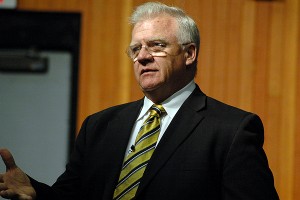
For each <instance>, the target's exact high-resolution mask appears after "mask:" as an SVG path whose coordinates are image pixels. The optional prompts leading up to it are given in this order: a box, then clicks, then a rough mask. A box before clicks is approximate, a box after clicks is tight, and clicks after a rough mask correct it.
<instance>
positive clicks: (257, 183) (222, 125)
mask: <svg viewBox="0 0 300 200" xmlns="http://www.w3.org/2000/svg"><path fill="white" fill-rule="evenodd" d="M131 22H132V24H133V30H132V40H131V44H130V46H129V47H128V55H129V57H130V58H131V59H132V60H133V65H134V73H135V77H136V79H137V82H138V84H139V85H140V88H141V90H142V91H143V93H144V94H145V97H144V98H143V99H141V100H138V101H136V102H131V103H128V104H124V105H119V106H115V107H112V108H108V109H106V110H103V111H101V112H99V113H96V114H94V115H91V116H89V117H88V118H87V119H86V120H85V121H84V123H83V125H82V128H81V130H80V133H79V135H78V138H77V141H76V145H75V148H74V152H73V154H72V156H71V159H70V162H69V163H68V165H67V167H66V171H65V172H64V173H63V174H62V175H61V176H60V177H59V178H58V180H57V182H56V183H55V184H54V185H53V186H51V187H50V186H47V185H44V184H42V183H39V182H37V181H35V180H34V179H32V178H30V177H28V176H27V175H26V174H24V173H23V172H22V171H21V170H20V169H19V168H18V167H17V166H16V165H15V163H14V160H13V158H12V156H11V154H10V153H9V151H8V150H5V149H3V150H1V151H0V152H1V156H2V158H3V160H4V162H5V165H6V166H7V172H6V173H5V174H2V175H1V176H0V182H1V183H0V190H1V193H0V194H1V195H2V196H3V197H5V198H16V199H21V200H25V199H42V200H45V199H52V200H53V199H55V200H57V199H61V200H71V199H72V200H76V199H87V200H96V199H98V200H99V199H105V200H106V199H132V198H134V199H141V200H148V199H149V200H150V199H151V200H160V199H161V200H167V199H168V200H172V199H180V200H183V199H189V200H190V199H205V200H208V199H255V200H257V199H268V200H272V199H278V196H277V193H276V190H275V188H274V181H273V175H272V173H271V171H270V169H269V166H268V161H267V158H266V155H265V153H264V150H263V148H262V146H263V140H264V136H263V126H262V123H261V121H260V119H259V117H258V116H256V115H255V114H252V113H248V112H245V111H242V110H239V109H237V108H234V107H231V106H228V105H225V104H223V103H221V102H219V101H217V100H214V99H212V98H210V97H208V96H206V95H205V94H204V93H202V91H201V90H200V88H199V87H198V86H197V85H196V84H195V82H194V77H195V75H196V71H197V66H196V65H197V54H198V51H199V43H200V39H199V33H198V29H197V26H196V24H195V22H194V21H193V20H192V19H191V18H189V17H188V16H186V14H185V13H184V12H183V11H182V10H180V9H178V8H174V7H168V6H166V5H164V4H160V3H151V2H150V3H146V4H143V5H141V6H139V7H138V8H137V9H136V11H135V12H134V13H133V15H132V17H131ZM153 104H154V105H155V107H152V105H153ZM153 110H154V111H153ZM153 113H155V114H153ZM144 121H145V123H144ZM154 124H155V125H154ZM140 127H143V128H140ZM146 127H147V128H146ZM154 130H155V131H154ZM148 139H151V142H152V143H151V144H150V142H149V141H148ZM140 141H142V142H140ZM143 143H147V144H143ZM142 144H143V145H142ZM144 146H146V148H145V147H144ZM145 149H147V150H145ZM154 149H155V150H154ZM141 152H142V153H141ZM45 173H46V172H45Z"/></svg>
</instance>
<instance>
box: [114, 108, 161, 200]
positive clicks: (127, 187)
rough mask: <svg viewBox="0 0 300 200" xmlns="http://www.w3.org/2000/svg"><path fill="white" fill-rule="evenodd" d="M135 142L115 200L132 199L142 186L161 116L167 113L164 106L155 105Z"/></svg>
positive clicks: (122, 172)
mask: <svg viewBox="0 0 300 200" xmlns="http://www.w3.org/2000/svg"><path fill="white" fill-rule="evenodd" d="M149 111H150V115H149V117H148V118H147V119H146V120H145V122H144V123H143V125H142V127H141V128H140V130H139V133H138V135H137V137H136V140H135V148H134V149H133V152H132V153H130V154H129V155H128V156H127V157H126V158H125V160H124V163H123V168H122V171H121V174H120V177H119V181H118V184H117V186H116V189H115V192H114V197H113V199H114V200H118V199H123V200H124V199H126V200H127V199H132V198H133V197H134V196H135V193H136V191H137V189H138V186H139V184H140V180H141V178H142V176H143V174H144V171H145V169H146V166H147V164H148V162H149V160H150V158H151V156H152V154H153V152H154V149H155V147H156V142H157V139H158V135H159V132H160V116H161V114H162V113H164V112H165V110H164V108H163V107H162V105H153V106H152V107H151V108H150V109H149Z"/></svg>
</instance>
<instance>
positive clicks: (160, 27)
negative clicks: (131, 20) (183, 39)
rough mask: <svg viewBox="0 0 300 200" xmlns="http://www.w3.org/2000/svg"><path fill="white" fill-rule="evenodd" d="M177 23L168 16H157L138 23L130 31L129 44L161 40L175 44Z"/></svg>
mask: <svg viewBox="0 0 300 200" xmlns="http://www.w3.org/2000/svg"><path fill="white" fill-rule="evenodd" d="M177 27H178V24H177V21H176V19H175V18H173V17H171V16H169V15H159V16H157V17H153V18H151V19H145V20H142V21H140V22H138V23H137V24H136V25H135V26H134V27H133V30H132V38H131V43H138V42H141V41H149V40H155V39H163V40H166V41H168V42H177V37H176V33H177Z"/></svg>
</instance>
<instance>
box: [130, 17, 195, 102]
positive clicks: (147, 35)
mask: <svg viewBox="0 0 300 200" xmlns="http://www.w3.org/2000/svg"><path fill="white" fill-rule="evenodd" d="M176 32H177V22H176V20H175V19H174V18H172V17H170V16H168V15H162V16H159V17H156V18H152V19H148V20H145V21H141V22H139V23H137V24H136V25H135V26H134V28H133V30H132V41H131V44H130V45H131V46H135V45H146V46H149V44H151V45H153V43H154V44H156V42H161V43H163V44H164V45H165V47H164V51H165V52H166V54H165V55H164V56H152V55H151V54H150V53H149V52H148V50H147V48H144V47H143V48H141V50H140V52H139V54H138V56H137V57H136V59H135V60H134V73H135V77H136V80H137V82H138V83H139V85H140V88H141V89H142V91H143V92H144V94H145V95H146V96H147V97H148V98H150V99H151V100H152V101H154V102H160V101H163V100H165V99H166V98H167V97H169V96H171V95H172V94H173V93H175V92H176V91H178V90H180V89H181V88H182V87H184V86H185V85H186V84H187V83H188V82H189V81H191V80H192V78H193V77H192V78H191V76H190V75H189V74H188V73H187V70H186V64H187V55H186V51H185V50H183V48H182V46H181V45H180V44H179V43H178V40H177V37H176Z"/></svg>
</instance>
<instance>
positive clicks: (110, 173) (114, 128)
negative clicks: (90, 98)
mask: <svg viewBox="0 0 300 200" xmlns="http://www.w3.org/2000/svg"><path fill="white" fill-rule="evenodd" d="M142 104H143V100H140V101H138V102H137V103H133V104H131V105H129V106H128V107H126V108H125V109H124V110H122V111H121V112H119V113H118V116H116V117H115V118H114V119H113V120H112V121H110V122H109V124H108V128H107V132H108V133H109V134H108V135H107V138H105V140H106V143H105V145H106V147H105V150H106V152H107V153H105V154H104V157H103V159H102V160H105V161H107V162H108V163H107V166H108V168H107V170H106V171H107V174H106V181H105V182H106V189H105V194H104V197H107V198H112V196H111V195H112V194H113V192H114V189H115V185H116V184H117V181H118V178H119V174H120V172H121V167H122V163H123V159H124V155H125V151H126V148H127V145H128V141H129V138H130V134H131V131H132V127H133V125H134V123H135V120H136V118H137V116H138V114H139V112H140V109H141V107H142Z"/></svg>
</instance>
